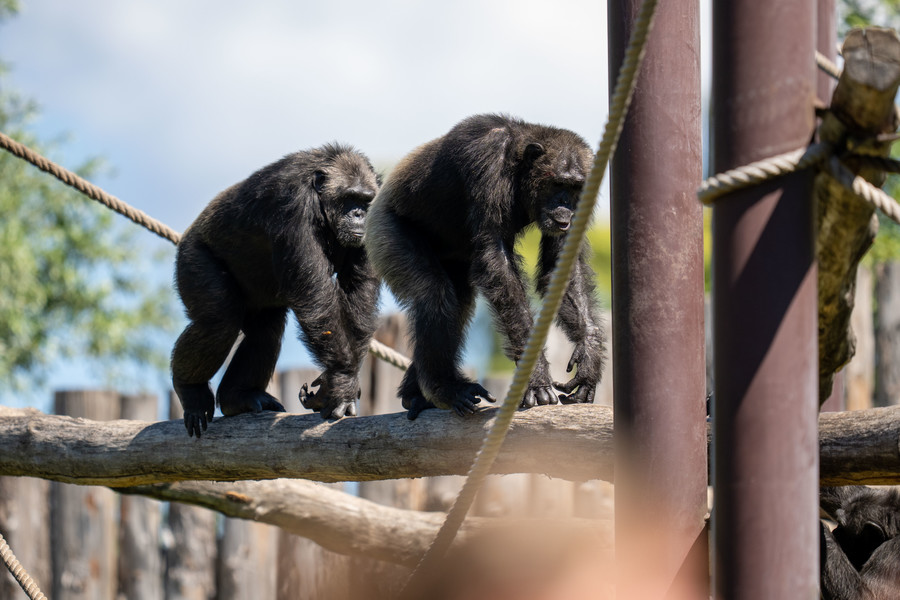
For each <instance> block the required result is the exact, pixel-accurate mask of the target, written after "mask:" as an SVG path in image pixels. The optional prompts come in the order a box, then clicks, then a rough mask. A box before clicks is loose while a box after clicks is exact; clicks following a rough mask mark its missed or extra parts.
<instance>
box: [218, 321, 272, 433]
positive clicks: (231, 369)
mask: <svg viewBox="0 0 900 600" xmlns="http://www.w3.org/2000/svg"><path fill="white" fill-rule="evenodd" d="M286 318H287V309H286V308H268V309H265V310H259V311H252V312H249V313H247V316H246V317H245V318H244V323H243V326H242V330H243V332H244V339H243V340H241V343H240V345H238V348H237V350H236V351H235V353H234V356H233V357H232V359H231V363H229V365H228V368H227V369H226V370H225V376H224V377H223V378H222V383H221V384H220V385H219V389H218V391H217V393H216V399H217V400H218V401H219V407H220V408H221V409H222V414H224V415H225V416H232V415H238V414H241V413H245V412H260V411H262V410H274V411H279V412H284V407H283V406H282V405H281V403H280V402H278V400H276V399H275V398H274V397H273V396H271V395H270V394H268V393H266V387H267V386H268V384H269V381H270V380H271V379H272V373H274V372H275V363H276V362H277V361H278V353H279V352H280V351H281V340H282V337H283V336H284V325H285V321H286Z"/></svg>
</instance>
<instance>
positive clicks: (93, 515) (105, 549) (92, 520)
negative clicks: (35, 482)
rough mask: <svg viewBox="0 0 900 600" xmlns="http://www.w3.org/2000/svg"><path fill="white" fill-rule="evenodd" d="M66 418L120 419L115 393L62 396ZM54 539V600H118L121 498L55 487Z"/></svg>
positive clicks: (60, 410) (58, 400)
mask: <svg viewBox="0 0 900 600" xmlns="http://www.w3.org/2000/svg"><path fill="white" fill-rule="evenodd" d="M55 411H56V413H57V414H60V415H69V416H71V417H84V418H87V419H93V420H94V421H109V420H112V419H116V418H118V416H119V394H118V393H116V392H112V391H105V390H104V391H100V390H97V391H94V390H87V391H70V392H57V393H56V397H55ZM50 506H51V512H50V539H51V540H52V541H53V544H52V546H51V556H52V559H51V560H52V565H53V577H52V579H53V583H52V587H51V591H50V593H49V594H48V595H49V596H50V597H51V598H53V599H54V600H107V599H109V600H112V599H113V598H115V595H116V554H117V552H116V551H117V548H116V540H117V535H118V527H117V525H116V511H117V509H118V495H117V494H116V493H115V492H113V491H112V490H109V489H105V488H100V487H86V486H77V485H68V484H64V483H54V484H53V485H52V486H51V487H50Z"/></svg>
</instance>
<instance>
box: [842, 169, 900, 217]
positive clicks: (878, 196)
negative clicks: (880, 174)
mask: <svg viewBox="0 0 900 600" xmlns="http://www.w3.org/2000/svg"><path fill="white" fill-rule="evenodd" d="M825 170H826V171H828V174H829V175H831V176H832V177H834V178H835V179H836V180H837V181H838V183H840V184H841V185H843V186H844V187H845V188H847V189H848V190H851V191H852V192H853V193H854V194H856V195H857V196H859V197H860V198H862V199H863V200H865V201H866V202H867V203H868V204H871V205H872V206H874V207H875V208H877V209H878V210H880V211H881V212H882V213H884V215H885V216H886V217H888V218H889V219H890V220H891V221H893V222H895V223H900V206H898V205H897V201H896V200H894V199H893V198H891V197H890V196H888V195H887V194H886V193H885V192H884V191H883V190H882V189H881V188H877V187H875V186H874V185H872V184H871V183H869V182H868V181H866V180H865V179H863V178H862V177H860V176H859V175H854V174H853V172H852V171H851V170H850V169H848V168H847V167H846V166H844V164H843V163H842V162H841V161H840V160H838V158H837V157H836V156H832V157H831V158H830V159H829V160H828V161H827V162H826V163H825Z"/></svg>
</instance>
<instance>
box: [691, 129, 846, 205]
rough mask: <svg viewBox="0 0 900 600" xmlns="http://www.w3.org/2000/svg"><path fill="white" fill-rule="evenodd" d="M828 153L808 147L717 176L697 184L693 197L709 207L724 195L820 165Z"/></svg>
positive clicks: (815, 146) (824, 148) (827, 148)
mask: <svg viewBox="0 0 900 600" xmlns="http://www.w3.org/2000/svg"><path fill="white" fill-rule="evenodd" d="M830 152H831V146H830V145H828V144H812V145H811V146H809V147H808V148H801V149H799V150H793V151H791V152H785V153H784V154H779V155H778V156H773V157H771V158H766V159H764V160H760V161H757V162H754V163H750V164H749V165H744V166H743V167H738V168H737V169H731V170H729V171H725V172H724V173H719V174H718V175H714V176H713V177H710V178H709V179H707V180H706V181H704V182H703V183H702V184H700V188H699V189H698V190H697V197H698V198H699V199H700V202H702V203H703V204H706V205H710V204H712V203H713V202H715V200H716V199H717V198H719V197H720V196H723V195H725V194H729V193H731V192H734V191H737V190H740V189H743V188H746V187H750V186H753V185H759V184H760V183H763V182H764V181H768V180H769V179H773V178H775V177H780V176H782V175H787V174H789V173H793V172H794V171H799V170H802V169H806V168H808V167H812V166H814V165H817V164H819V163H820V162H822V161H824V160H825V159H826V158H827V157H828V155H829V153H830Z"/></svg>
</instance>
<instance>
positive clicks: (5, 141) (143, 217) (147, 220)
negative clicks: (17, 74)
mask: <svg viewBox="0 0 900 600" xmlns="http://www.w3.org/2000/svg"><path fill="white" fill-rule="evenodd" d="M0 147H2V148H3V149H4V150H7V151H9V152H11V153H12V154H15V155H16V156H18V157H19V158H22V159H25V160H27V161H28V162H30V163H31V164H33V165H34V166H36V167H37V168H38V169H40V170H41V171H44V172H45V173H50V174H51V175H53V176H54V177H56V178H57V179H59V180H60V181H62V182H63V183H64V184H66V185H68V186H70V187H73V188H75V189H76V190H78V191H79V192H81V193H82V194H84V195H85V196H87V197H88V198H91V199H92V200H96V201H97V202H99V203H100V204H102V205H103V206H105V207H107V208H109V209H112V210H114V211H116V212H117V213H119V214H120V215H123V216H125V217H127V218H129V219H131V220H132V221H134V222H135V223H137V224H138V225H141V226H142V227H145V228H146V229H149V230H150V231H152V232H153V233H155V234H156V235H158V236H159V237H161V238H164V239H167V240H169V241H170V242H172V243H173V244H178V241H179V240H180V239H181V235H180V234H178V233H177V232H176V231H175V230H173V229H171V228H170V227H168V226H167V225H164V224H163V223H161V222H159V221H157V220H156V219H154V218H152V217H150V216H149V215H147V214H146V213H144V212H143V211H140V210H138V209H136V208H134V207H132V206H129V205H128V204H126V203H125V202H122V201H121V200H119V199H118V198H116V197H115V196H111V195H109V194H107V193H106V192H104V191H103V190H101V189H100V188H98V187H97V186H95V185H94V184H92V183H91V182H89V181H87V180H85V179H82V178H81V177H79V176H78V175H76V174H75V173H73V172H72V171H69V170H68V169H65V168H63V167H61V166H59V165H57V164H56V163H54V162H53V161H51V160H49V159H47V158H44V157H43V156H41V155H40V154H38V153H37V152H35V151H34V150H32V149H31V148H29V147H27V146H24V145H22V144H20V143H19V142H17V141H15V140H14V139H12V138H10V137H9V136H7V135H6V134H4V133H2V132H0Z"/></svg>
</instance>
